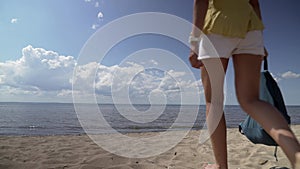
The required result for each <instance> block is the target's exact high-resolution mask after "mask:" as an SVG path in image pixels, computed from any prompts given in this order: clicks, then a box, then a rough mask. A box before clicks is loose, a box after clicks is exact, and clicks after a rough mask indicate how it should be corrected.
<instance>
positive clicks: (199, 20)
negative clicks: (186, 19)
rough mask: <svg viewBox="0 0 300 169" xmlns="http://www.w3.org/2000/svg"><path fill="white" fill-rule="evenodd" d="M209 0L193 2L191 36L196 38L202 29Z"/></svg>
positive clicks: (195, 0)
mask: <svg viewBox="0 0 300 169" xmlns="http://www.w3.org/2000/svg"><path fill="white" fill-rule="evenodd" d="M208 1H209V0H194V11H193V29H192V33H191V35H193V36H195V37H198V36H200V34H201V32H199V30H202V29H203V26H204V21H205V16H206V12H207V8H208Z"/></svg>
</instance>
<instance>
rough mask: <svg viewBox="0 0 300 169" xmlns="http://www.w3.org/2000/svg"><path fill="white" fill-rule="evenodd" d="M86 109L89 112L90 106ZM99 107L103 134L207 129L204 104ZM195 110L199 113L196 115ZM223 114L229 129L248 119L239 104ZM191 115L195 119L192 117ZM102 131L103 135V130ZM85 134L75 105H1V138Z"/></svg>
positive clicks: (295, 113)
mask: <svg viewBox="0 0 300 169" xmlns="http://www.w3.org/2000/svg"><path fill="white" fill-rule="evenodd" d="M85 106H86V107H87V109H88V107H89V105H88V104H87V105H85ZM97 106H98V107H99V110H101V113H102V115H103V117H104V119H105V120H106V122H107V124H109V125H110V127H111V128H110V130H107V131H104V132H107V133H111V131H112V130H114V131H117V132H120V133H135V132H157V131H166V130H190V129H192V130H198V129H202V128H203V127H204V126H205V106H203V105H200V106H195V105H122V106H121V107H122V108H121V110H120V108H117V107H118V105H114V104H98V105H97ZM151 106H156V108H157V109H154V110H161V112H159V114H158V115H157V118H155V119H151V118H153V116H147V114H145V113H150V114H151V113H154V114H155V113H156V114H157V112H149V110H152V109H151ZM160 106H161V107H160ZM119 107H120V106H119ZM132 107H134V108H135V109H136V110H137V111H138V112H141V117H139V118H140V119H144V120H145V122H143V123H141V122H136V121H132V120H131V119H128V118H126V117H125V116H124V115H123V114H122V113H120V111H122V110H131V108H132ZM195 109H197V110H198V111H197V112H195ZM287 110H288V114H289V115H290V116H291V124H292V125H298V124H300V106H287ZM224 112H225V117H226V125H227V127H228V128H238V125H239V123H241V122H242V121H243V120H244V119H245V117H246V113H245V112H243V111H242V110H241V108H240V107H239V106H237V105H226V106H225V108H224ZM127 113H128V112H127ZM179 114H181V116H179ZM182 114H183V116H182ZM195 115H196V116H195ZM192 116H195V118H189V117H192ZM178 117H187V118H185V120H182V121H180V120H177V119H178ZM147 118H149V119H147ZM186 119H193V120H186ZM174 123H176V125H174ZM96 132H97V131H96ZM101 132H102V133H103V131H101ZM85 133H86V132H85V130H84V129H83V127H82V126H81V123H80V120H79V118H78V113H76V111H75V108H74V104H72V103H15V102H7V103H4V102H1V103H0V135H2V136H18V135H22V136H46V135H80V134H85Z"/></svg>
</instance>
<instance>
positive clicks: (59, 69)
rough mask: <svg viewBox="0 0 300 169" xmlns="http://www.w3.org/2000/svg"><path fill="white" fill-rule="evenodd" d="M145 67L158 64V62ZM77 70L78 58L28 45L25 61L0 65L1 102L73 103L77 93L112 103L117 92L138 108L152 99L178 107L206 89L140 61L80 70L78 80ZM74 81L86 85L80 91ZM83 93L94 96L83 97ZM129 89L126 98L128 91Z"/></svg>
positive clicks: (181, 74)
mask: <svg viewBox="0 0 300 169" xmlns="http://www.w3.org/2000/svg"><path fill="white" fill-rule="evenodd" d="M145 62H148V63H152V64H155V63H157V62H156V61H154V60H149V61H145ZM76 65H77V63H76V60H75V59H74V57H72V56H62V55H59V54H58V53H57V52H54V51H47V50H45V49H42V48H34V47H32V46H27V47H25V48H23V50H22V57H21V58H20V59H18V60H16V61H5V62H0V91H2V94H1V95H2V99H1V101H3V99H4V97H3V96H5V97H14V98H18V97H19V98H21V97H22V98H28V97H29V96H30V97H35V99H38V100H40V99H39V98H44V99H45V100H50V101H56V100H57V99H58V100H59V99H66V100H68V101H71V100H72V93H73V92H75V93H76V94H77V95H82V98H87V99H90V98H92V97H93V93H94V91H95V92H96V96H97V97H102V96H103V97H107V98H112V92H114V93H117V94H119V95H118V97H119V99H120V100H121V101H122V99H127V98H128V97H127V96H128V95H129V98H130V99H131V101H133V102H135V103H149V101H151V100H149V96H151V97H150V99H151V98H152V99H154V101H159V102H161V100H160V99H159V98H158V97H161V96H166V99H167V100H168V101H169V102H177V103H178V102H180V95H181V93H182V92H185V93H191V94H195V90H194V89H195V88H197V87H199V86H201V85H200V83H199V82H198V81H196V82H195V81H191V80H183V79H185V78H184V77H185V76H186V72H181V71H176V70H167V71H162V70H159V69H156V68H145V67H144V65H143V64H139V63H134V62H127V63H125V64H123V65H122V66H119V65H114V66H105V65H101V64H99V63H96V62H91V63H88V64H85V65H80V66H79V65H78V66H77V67H76V77H73V71H74V68H75V66H76ZM72 82H76V83H75V84H80V85H79V86H78V85H77V88H76V89H75V90H74V91H72ZM183 88H184V90H183ZM82 89H88V91H89V92H80V90H82ZM90 89H92V90H90ZM124 89H126V90H125V93H124V92H122V91H124ZM82 91H85V90H82ZM126 92H127V93H126ZM199 92H200V91H199ZM162 99H163V98H162ZM41 100H42V99H41ZM100 102H101V101H100Z"/></svg>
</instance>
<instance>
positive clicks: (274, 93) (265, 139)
mask: <svg viewBox="0 0 300 169" xmlns="http://www.w3.org/2000/svg"><path fill="white" fill-rule="evenodd" d="M259 97H260V99H261V100H264V101H266V102H269V103H270V104H272V105H273V106H275V107H276V108H277V109H278V110H279V111H280V113H281V114H282V115H283V116H284V118H285V119H286V121H287V122H288V124H290V123H291V119H290V116H289V115H288V113H287V110H286V106H285V104H284V100H283V97H282V94H281V91H280V89H279V87H278V85H277V82H276V81H275V80H274V78H273V77H272V75H271V74H270V72H269V71H268V61H267V59H265V60H264V71H262V72H261V79H260V96H259ZM239 131H240V133H242V134H243V135H245V136H246V137H247V138H248V139H249V140H250V141H251V142H252V143H254V144H264V145H268V146H276V147H275V153H274V156H275V158H276V160H277V156H276V152H277V146H278V144H277V143H276V142H275V141H274V140H273V138H272V137H271V136H270V135H269V134H268V133H267V132H266V131H265V130H264V129H263V128H262V127H261V126H260V125H259V124H258V123H257V122H256V121H255V120H254V119H252V118H251V117H250V116H249V115H247V117H246V119H245V120H244V121H243V122H242V123H240V124H239Z"/></svg>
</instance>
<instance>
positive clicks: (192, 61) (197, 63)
mask: <svg viewBox="0 0 300 169" xmlns="http://www.w3.org/2000/svg"><path fill="white" fill-rule="evenodd" d="M189 61H190V64H191V66H192V67H193V68H196V69H200V67H202V66H203V63H202V62H201V61H200V60H198V54H197V53H195V51H194V50H191V52H190V56H189Z"/></svg>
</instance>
